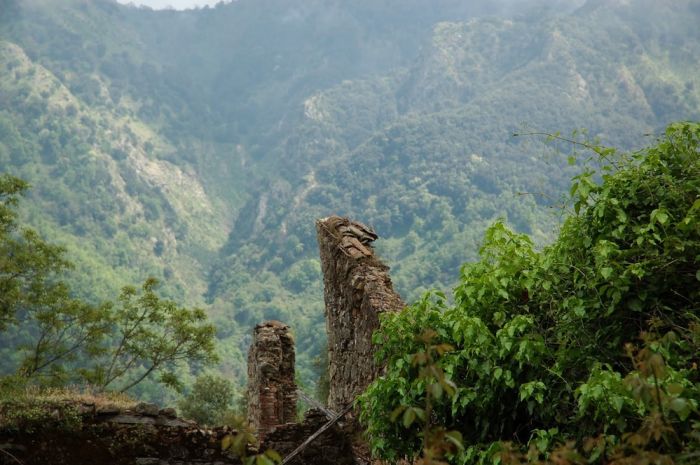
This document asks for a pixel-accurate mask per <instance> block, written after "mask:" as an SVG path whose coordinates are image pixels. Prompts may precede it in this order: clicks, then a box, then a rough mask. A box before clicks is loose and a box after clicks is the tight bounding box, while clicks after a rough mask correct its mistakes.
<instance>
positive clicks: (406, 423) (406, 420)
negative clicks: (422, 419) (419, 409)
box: [403, 408, 416, 428]
mask: <svg viewBox="0 0 700 465" xmlns="http://www.w3.org/2000/svg"><path fill="white" fill-rule="evenodd" d="M415 419H416V412H415V410H413V409H412V408H407V409H406V411H404V412H403V427H404V428H409V427H410V426H411V425H412V424H413V422H414V421H415Z"/></svg>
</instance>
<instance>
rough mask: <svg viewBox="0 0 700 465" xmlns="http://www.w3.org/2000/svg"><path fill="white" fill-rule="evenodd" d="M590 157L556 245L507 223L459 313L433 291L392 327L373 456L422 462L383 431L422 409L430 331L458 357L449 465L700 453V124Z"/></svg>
mask: <svg viewBox="0 0 700 465" xmlns="http://www.w3.org/2000/svg"><path fill="white" fill-rule="evenodd" d="M581 144H582V146H583V147H584V148H585V149H589V150H590V151H591V153H592V156H591V158H590V160H589V161H590V162H592V163H595V164H597V165H598V166H599V168H598V169H597V170H594V169H592V168H591V169H584V170H583V171H582V173H581V174H579V175H577V176H576V177H575V178H574V182H573V186H572V189H571V203H572V205H573V208H574V212H572V214H570V215H569V216H568V218H566V220H565V222H564V224H563V226H562V228H561V232H560V234H559V237H558V238H557V240H556V241H555V242H554V243H553V244H552V245H550V246H547V247H545V248H544V249H543V250H542V251H539V252H538V251H536V250H535V249H534V247H533V243H532V241H531V240H530V239H529V238H528V237H527V236H525V235H522V234H516V233H513V232H511V231H509V230H508V229H507V228H506V227H505V225H504V224H503V223H501V222H498V223H496V224H494V225H493V226H492V227H491V228H490V229H489V230H488V232H487V233H486V235H485V239H484V245H483V246H482V248H481V250H480V257H481V259H480V261H478V262H476V263H472V264H466V265H464V266H463V268H462V271H461V278H460V284H459V285H458V286H457V287H456V288H455V291H454V305H448V303H447V302H446V300H445V297H444V295H442V294H440V293H432V294H426V295H425V296H424V297H423V298H422V299H420V300H419V301H418V302H417V303H415V304H414V305H412V306H411V307H409V308H408V309H407V310H406V311H404V312H402V313H399V314H396V315H387V316H386V317H385V318H384V320H383V321H382V326H381V330H380V331H379V332H378V333H377V334H376V335H375V342H376V343H378V344H379V345H380V346H381V348H380V351H379V354H378V357H379V358H380V359H382V360H387V362H388V365H387V372H386V375H385V376H384V377H382V378H380V379H378V380H377V381H375V382H374V383H373V384H372V385H371V386H370V387H369V389H368V390H367V392H366V393H365V394H364V395H363V397H362V399H361V405H362V408H363V413H362V418H363V421H364V422H365V424H366V425H367V428H368V433H369V436H370V439H371V443H372V447H373V450H374V452H375V454H377V455H379V456H380V457H384V458H388V459H391V460H393V459H396V458H398V457H400V456H403V455H404V454H407V455H409V456H412V455H414V454H417V452H418V451H419V450H420V439H421V437H425V433H421V432H420V431H418V430H415V429H411V428H410V422H408V423H409V425H404V426H402V425H398V424H396V423H392V422H387V421H386V418H387V417H388V416H390V415H391V412H392V411H394V412H395V411H396V410H395V409H396V408H404V409H406V410H405V411H408V410H407V409H415V408H421V406H422V405H424V404H425V402H426V400H425V392H426V391H425V381H424V380H423V379H422V378H421V376H420V375H419V374H417V373H416V371H415V369H414V368H413V367H412V364H411V363H410V362H411V360H410V355H407V354H412V353H416V352H417V351H419V350H420V347H421V345H420V343H419V342H417V341H416V339H415V335H417V334H420V333H421V332H423V331H424V330H425V328H432V330H433V331H434V333H435V335H436V342H435V344H442V343H444V344H450V345H452V346H454V350H453V351H450V352H448V353H446V354H444V356H442V357H441V358H440V359H439V360H438V361H437V362H436V365H437V366H438V367H439V368H440V369H441V370H442V372H444V373H445V377H446V379H447V380H449V381H451V382H452V383H454V384H455V393H454V395H453V396H445V397H443V398H437V397H435V398H434V399H433V400H432V402H434V406H433V407H432V409H433V412H434V413H433V415H432V418H433V419H434V420H435V422H436V424H437V425H440V426H441V427H444V428H447V429H454V430H457V431H459V432H460V433H461V434H462V436H463V437H464V445H465V449H464V451H462V452H460V453H458V454H457V455H456V456H454V457H453V458H452V459H451V462H452V463H492V461H493V463H499V462H500V463H513V464H515V463H526V462H527V461H528V460H529V461H530V462H532V463H550V462H548V460H551V463H566V464H573V463H601V461H602V463H616V464H623V463H645V462H642V461H641V460H652V458H653V457H657V458H658V459H659V460H660V462H653V463H672V461H673V460H675V461H677V462H678V463H690V462H684V460H686V458H689V457H693V456H695V455H694V454H697V451H698V449H697V438H696V436H697V418H698V402H700V389H699V386H700V377H699V376H698V369H697V353H698V351H699V350H700V345H698V344H699V343H700V338H699V337H698V328H700V326H699V323H700V319H699V318H698V316H697V315H698V309H699V307H698V305H699V304H700V279H698V276H697V270H698V265H699V261H700V221H699V220H700V218H699V217H698V210H699V206H700V200H698V198H699V196H700V184H698V180H699V179H700V156H699V153H700V124H697V123H675V124H672V125H670V126H669V127H668V129H667V131H666V135H665V137H663V138H662V139H660V140H659V141H658V143H657V144H656V145H655V146H653V147H650V148H648V149H644V150H641V151H639V152H634V153H618V152H616V151H615V150H612V149H607V148H602V147H599V146H595V145H592V144H588V143H581ZM640 344H641V345H640ZM694 425H695V426H694ZM405 426H408V428H407V427H405ZM587 438H588V439H587ZM591 438H593V439H591ZM595 438H602V439H599V440H598V439H595ZM503 441H511V443H508V444H506V443H504V442H503ZM596 441H597V442H596ZM601 441H602V442H601ZM528 444H529V445H530V449H531V450H529V451H528V452H527V454H526V453H525V451H527V450H528ZM560 446H561V447H560ZM518 451H521V452H518ZM567 454H568V455H567ZM584 456H585V458H584ZM557 457H558V458H559V459H561V460H562V461H557V460H559V459H558V458H557ZM566 457H568V458H566ZM576 457H579V458H576ZM664 457H665V458H664ZM564 459H566V460H568V461H565V460H564ZM539 460H544V462H539ZM527 463H529V462H527ZM649 463H652V462H649Z"/></svg>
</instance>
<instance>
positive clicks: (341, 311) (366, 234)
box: [316, 216, 405, 411]
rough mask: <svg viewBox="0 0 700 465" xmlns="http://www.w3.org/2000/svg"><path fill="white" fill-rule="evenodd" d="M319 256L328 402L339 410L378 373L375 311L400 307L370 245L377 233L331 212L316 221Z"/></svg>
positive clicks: (377, 325)
mask: <svg viewBox="0 0 700 465" xmlns="http://www.w3.org/2000/svg"><path fill="white" fill-rule="evenodd" d="M316 233H317V238H318V244H319V249H320V254H321V269H322V271H323V284H324V294H323V295H324V299H325V303H326V309H325V314H326V331H327V333H328V351H329V352H328V358H329V377H330V393H329V398H328V406H329V407H330V408H332V409H334V410H336V411H340V410H342V409H343V408H344V407H345V406H346V405H347V404H348V403H350V402H352V401H353V400H354V399H355V396H357V395H358V394H359V393H361V392H362V391H363V390H364V389H365V388H366V387H367V385H368V384H369V383H370V382H371V381H372V380H373V379H374V378H375V377H376V376H377V375H378V374H379V372H380V370H381V366H380V365H379V364H377V363H375V361H374V347H373V344H372V333H373V332H374V331H375V330H376V329H377V328H378V327H379V315H380V314H381V313H384V312H396V311H399V310H401V309H402V308H403V307H404V306H405V305H404V303H403V301H402V300H401V297H400V296H399V295H398V294H397V293H396V292H394V289H393V286H392V283H391V278H390V277H389V267H388V266H386V265H384V264H383V263H382V262H381V261H380V260H379V259H378V258H377V257H376V256H375V254H374V250H373V249H372V246H371V245H370V244H371V242H372V241H374V240H375V239H376V238H377V235H376V234H375V233H374V231H372V230H371V229H370V228H368V227H367V226H365V225H363V224H361V223H357V222H354V221H351V220H349V219H347V218H341V217H338V216H331V217H328V218H324V219H321V220H318V221H317V222H316Z"/></svg>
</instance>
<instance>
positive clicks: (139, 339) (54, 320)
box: [0, 175, 216, 392]
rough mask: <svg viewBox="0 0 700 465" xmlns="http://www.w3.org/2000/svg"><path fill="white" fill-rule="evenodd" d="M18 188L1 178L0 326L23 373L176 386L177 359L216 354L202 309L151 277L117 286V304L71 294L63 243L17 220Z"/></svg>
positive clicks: (109, 384)
mask: <svg viewBox="0 0 700 465" xmlns="http://www.w3.org/2000/svg"><path fill="white" fill-rule="evenodd" d="M25 188H26V183H24V182H23V181H21V180H19V179H17V178H13V177H10V176H6V175H4V176H2V177H1V178H0V253H1V254H0V257H1V258H0V286H1V287H2V290H3V291H4V292H3V294H2V297H1V298H2V307H1V310H2V311H1V313H0V317H1V319H0V323H1V326H0V330H1V331H4V332H9V331H10V330H12V331H16V332H18V333H19V334H20V335H21V337H20V339H19V340H20V342H19V347H18V349H19V350H18V351H17V353H16V355H17V354H18V355H19V356H20V361H19V370H18V372H19V373H20V374H21V375H22V376H24V377H26V378H28V379H31V380H32V381H34V382H41V383H42V384H53V385H65V384H66V383H68V382H71V381H72V382H86V381H87V382H89V383H91V384H93V385H95V386H97V387H99V388H101V389H115V387H114V386H115V385H116V384H118V383H119V384H120V385H119V387H118V388H117V389H119V390H121V391H122V392H123V391H126V390H128V389H131V388H133V387H134V386H136V385H137V384H139V383H140V382H141V381H143V380H144V379H146V378H147V377H149V376H152V375H156V374H159V375H160V381H161V382H162V383H164V384H168V385H171V386H174V387H176V386H177V385H178V380H177V377H176V375H175V374H174V372H173V371H172V370H173V369H174V368H176V367H177V366H178V364H181V363H211V362H213V361H215V360H216V354H215V347H214V335H215V329H214V326H213V325H211V324H208V323H207V318H206V314H205V313H204V311H203V310H201V309H198V308H193V309H189V308H186V307H181V306H179V305H177V304H176V303H175V302H173V301H170V300H164V299H161V298H159V297H158V295H157V294H156V292H155V288H156V286H157V284H158V282H157V280H155V279H153V278H149V279H148V280H146V282H145V283H144V285H143V287H142V289H141V292H140V293H139V292H138V291H137V290H136V289H135V288H133V287H125V288H124V289H122V293H121V295H120V297H119V300H118V303H117V305H114V304H112V303H104V304H101V305H92V304H90V303H86V302H84V301H82V300H79V299H76V298H74V297H72V296H71V292H70V289H69V287H68V285H67V284H66V283H65V282H64V281H63V280H62V278H63V277H64V276H63V273H64V272H65V270H66V269H67V268H69V266H70V263H69V262H67V261H66V260H65V259H64V258H63V249H61V248H59V247H56V246H52V245H50V244H47V243H46V242H44V241H43V240H42V239H40V238H39V236H38V235H37V233H36V232H34V231H33V230H31V229H27V228H21V227H20V226H19V224H18V222H17V214H16V211H15V208H16V205H17V200H18V199H17V196H18V195H19V194H21V193H22V191H23V190H24V189H25ZM8 326H9V328H8ZM4 336H5V337H8V339H10V340H11V337H10V336H9V335H8V336H6V335H4Z"/></svg>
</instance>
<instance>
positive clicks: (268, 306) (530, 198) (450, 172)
mask: <svg viewBox="0 0 700 465" xmlns="http://www.w3.org/2000/svg"><path fill="white" fill-rule="evenodd" d="M698 23H700V5H699V4H698V3H697V2H695V1H692V0H687V1H683V0H678V1H675V0H628V1H622V0H589V1H587V2H585V3H584V2H578V3H572V2H559V3H558V4H557V3H553V2H538V1H522V2H509V1H502V2H498V1H496V2H494V1H486V0H484V1H473V2H472V1H470V2H465V1H463V0H410V1H394V0H380V1H377V0H371V1H370V0H358V1H352V2H347V1H346V2H343V1H340V0H323V1H322V0H291V1H289V0H284V1H283V0H260V1H257V0H256V1H254V0H239V1H236V2H233V3H228V4H223V3H221V4H219V5H218V6H216V7H215V8H205V9H200V10H190V11H183V12H179V11H152V10H149V9H145V8H134V7H129V6H124V5H120V4H118V3H116V2H115V1H112V0H65V1H60V2H56V1H53V0H0V170H1V171H3V172H8V173H11V174H13V175H16V176H19V177H22V178H24V179H26V180H28V181H29V182H30V183H31V185H32V189H31V191H30V193H29V196H28V199H27V200H26V201H25V202H24V203H23V215H24V218H25V220H26V221H27V222H28V223H29V224H30V225H32V226H33V227H35V228H37V229H38V230H39V231H40V232H41V233H42V234H44V235H45V236H46V237H47V238H49V239H51V240H52V241H55V242H58V243H61V244H63V245H65V246H66V247H67V249H68V251H69V256H70V258H71V259H72V260H73V261H74V262H76V264H77V265H78V266H77V268H76V270H75V271H74V277H73V281H74V282H75V283H76V288H77V289H78V290H79V292H80V293H82V294H83V295H85V296H88V297H90V298H93V299H100V298H103V297H104V296H106V295H108V294H109V293H110V292H113V291H114V290H115V289H117V288H119V287H120V286H121V285H123V284H126V283H129V282H134V281H137V280H139V279H143V278H145V277H146V276H148V275H153V276H155V277H157V278H160V279H161V280H162V281H163V282H164V283H165V291H166V292H167V293H168V294H169V295H170V296H172V297H175V298H178V299H181V300H184V301H185V302H188V303H193V304H201V305H206V306H207V307H208V311H209V313H210V315H211V316H212V318H213V319H214V322H215V323H216V324H217V327H218V337H219V339H220V340H221V344H220V352H221V353H222V355H223V356H224V357H223V358H224V362H223V366H222V369H223V370H224V371H225V372H227V373H228V374H231V373H234V374H235V375H236V376H237V377H239V379H240V378H241V377H243V376H244V375H243V370H242V368H243V365H244V363H243V356H242V354H243V353H244V351H245V349H246V348H247V345H248V343H249V340H248V339H247V334H249V332H250V328H251V327H252V326H253V325H255V324H256V323H258V322H260V321H262V320H263V319H270V318H275V319H280V320H283V321H285V322H287V323H289V324H290V325H291V326H292V328H294V330H295V332H296V336H297V343H298V350H299V351H300V356H299V359H300V362H301V368H300V370H301V377H302V379H303V380H304V381H305V382H307V383H308V382H311V380H312V379H313V376H314V375H313V373H312V370H311V360H312V359H313V357H314V356H315V355H317V354H318V353H319V349H320V348H321V347H322V345H323V343H324V338H323V331H324V330H323V312H322V290H321V279H320V274H319V264H318V259H317V249H316V243H315V235H314V220H315V219H316V218H319V217H323V216H326V215H329V214H343V215H351V216H353V217H356V218H357V219H360V220H362V221H365V222H367V223H369V224H372V225H373V226H375V227H376V229H377V232H378V233H379V234H380V237H381V238H382V240H381V241H379V242H378V248H379V251H380V253H381V255H382V256H383V259H384V260H385V261H386V262H388V263H389V264H390V265H391V266H392V267H393V274H392V275H393V277H394V280H395V282H396V285H397V288H398V290H399V292H400V293H401V294H402V295H403V296H404V297H406V298H407V299H408V300H411V299H414V298H416V297H417V296H418V295H419V294H420V293H421V292H422V291H423V290H425V289H427V288H429V287H433V286H437V287H441V288H448V287H450V286H451V285H452V282H451V280H452V279H453V278H452V277H454V276H456V270H457V269H458V267H459V266H460V264H461V263H463V262H464V261H466V260H469V259H472V258H474V257H475V254H476V250H477V248H478V245H479V243H480V240H481V237H482V234H483V231H484V230H485V228H486V227H487V226H488V225H489V224H490V223H491V222H493V220H495V219H497V218H504V219H505V220H506V221H507V222H508V223H510V224H511V225H512V226H514V227H515V228H516V229H517V230H519V231H522V232H528V233H530V234H532V235H533V236H534V237H535V238H537V239H538V240H539V241H540V242H541V243H545V242H547V241H548V240H549V239H550V238H551V237H552V234H553V232H554V230H555V228H556V225H557V224H558V221H559V216H558V215H559V210H558V206H559V202H560V196H561V193H562V191H563V189H564V188H566V186H567V185H568V180H569V178H570V177H571V175H572V174H573V173H575V172H576V167H575V166H568V164H567V159H566V156H565V155H560V154H556V153H554V152H552V151H551V150H550V149H549V148H546V147H545V146H543V145H541V144H540V139H538V138H536V137H513V133H515V132H532V131H541V130H544V131H550V132H554V131H561V132H562V134H565V135H566V134H570V133H571V131H573V130H574V129H577V128H587V129H588V131H589V135H590V136H591V137H599V138H600V139H601V140H602V142H603V143H605V144H613V145H617V146H620V147H625V148H634V147H635V146H638V145H640V141H642V140H643V136H644V135H645V134H651V135H655V134H658V132H659V130H660V129H661V128H663V127H664V126H665V125H666V124H667V123H669V122H670V121H673V120H682V119H698V118H699V117H700V73H699V72H698V71H700V66H699V65H698V63H700V30H699V29H698V28H697V24H698ZM562 148H563V150H565V151H567V152H568V151H569V150H570V148H569V147H566V146H563V147H562Z"/></svg>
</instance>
